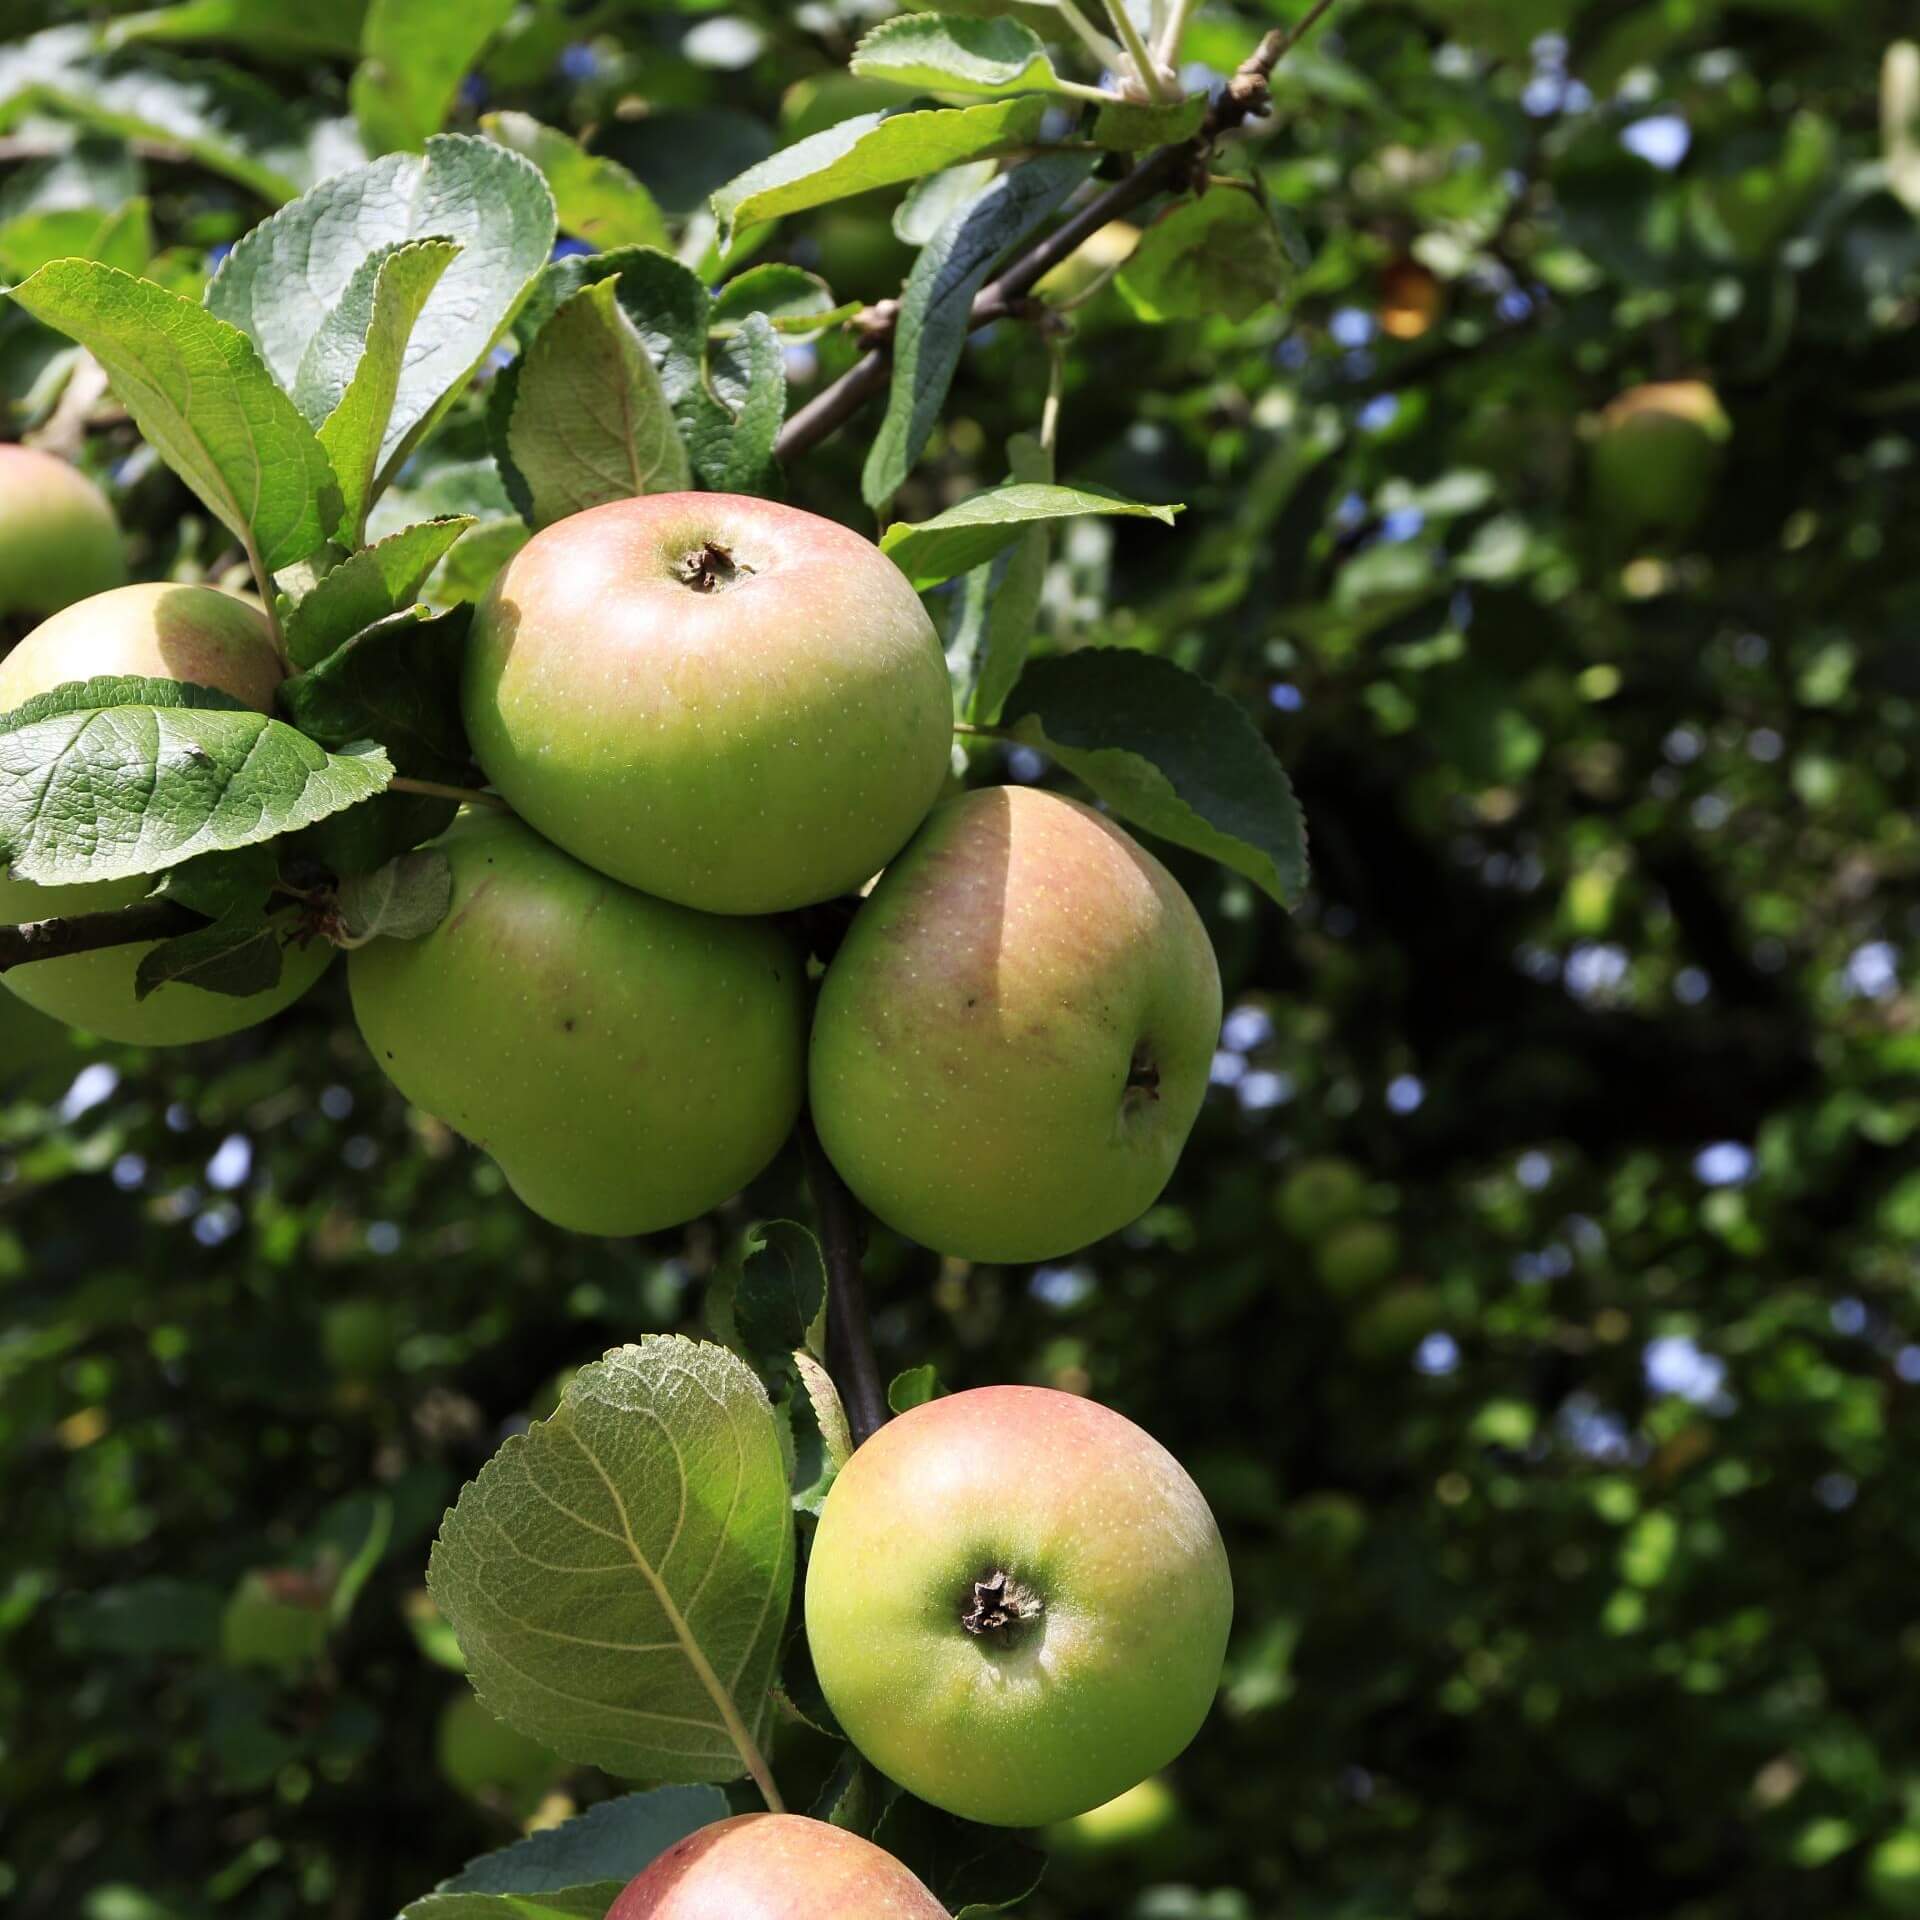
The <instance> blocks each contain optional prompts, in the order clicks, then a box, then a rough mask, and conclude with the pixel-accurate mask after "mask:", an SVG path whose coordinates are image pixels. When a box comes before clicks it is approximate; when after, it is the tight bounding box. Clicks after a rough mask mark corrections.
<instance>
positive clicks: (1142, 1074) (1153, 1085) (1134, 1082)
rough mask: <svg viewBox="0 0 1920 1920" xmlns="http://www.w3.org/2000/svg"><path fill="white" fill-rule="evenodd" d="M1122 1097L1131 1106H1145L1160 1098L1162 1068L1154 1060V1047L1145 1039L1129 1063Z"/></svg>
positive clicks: (1136, 1048)
mask: <svg viewBox="0 0 1920 1920" xmlns="http://www.w3.org/2000/svg"><path fill="white" fill-rule="evenodd" d="M1122 1098H1123V1099H1124V1100H1125V1102H1126V1104H1127V1105H1128V1106H1129V1107H1138V1106H1143V1105H1144V1104H1146V1102H1148V1101H1150V1100H1158V1099H1159V1098H1160V1068H1159V1066H1158V1064H1157V1063H1156V1062H1155V1060H1154V1057H1153V1049H1152V1048H1151V1047H1149V1046H1148V1045H1147V1043H1146V1042H1145V1041H1144V1040H1142V1041H1141V1042H1140V1044H1139V1045H1138V1046H1137V1047H1135V1048H1134V1050H1133V1059H1132V1060H1131V1061H1130V1062H1129V1063H1128V1066H1127V1084H1126V1088H1125V1090H1124V1092H1123V1094H1122Z"/></svg>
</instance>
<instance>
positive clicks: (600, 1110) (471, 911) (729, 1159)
mask: <svg viewBox="0 0 1920 1920" xmlns="http://www.w3.org/2000/svg"><path fill="white" fill-rule="evenodd" d="M434 844H435V845H436V846H437V847H438V848H439V849H440V850H441V851H442V852H443V853H445V855H446V856H447V859H448V861H449V862H450V863H451V865H452V868H453V899H452V904H451V906H450V907H449V909H448V912H447V915H446V918H445V919H444V920H442V921H441V923H440V924H439V926H437V927H436V928H434V930H433V931H432V932H431V933H429V934H428V935H426V936H425V938H424V939H419V940H390V939H381V940H374V941H372V942H370V943H369V944H368V945H366V946H364V947H360V948H358V949H356V950H355V952H354V953H353V955H352V957H351V959H350V960H349V962H348V967H347V978H348V983H349V985H350V986H351V988H352V992H353V1011H354V1016H355V1018H356V1019H357V1020H358V1021H359V1023H360V1032H361V1035H362V1036H363V1038H364V1039H365V1040H366V1043H367V1048H368V1050H369V1052H371V1053H372V1055H373V1057H374V1059H375V1060H376V1061H377V1062H378V1063H379V1065H380V1066H381V1068H382V1069H383V1070H384V1071H385V1072H386V1074H387V1076H388V1077H389V1078H390V1079H391V1080H392V1081H393V1082H394V1084H395V1085H396V1086H397V1087H398V1088H399V1089H400V1091H401V1092H402V1093H404V1094H405V1095H406V1096H407V1098H408V1099H409V1100H411V1101H412V1102H413V1103H414V1104H415V1105H416V1106H419V1107H423V1108H425V1110H426V1111H427V1112H428V1113H431V1114H434V1115H436V1116H437V1117H438V1118H440V1119H442V1120H444V1121H445V1122H446V1123H447V1124H448V1125H449V1126H450V1127H453V1128H454V1129H455V1130H456V1131H458V1132H460V1133H462V1134H464V1135H465V1136H466V1137H467V1138H468V1139H469V1140H471V1141H473V1142H474V1143H475V1144H476V1145H478V1146H481V1147H483V1148H485V1150H486V1151H487V1152H488V1153H490V1154H491V1155H492V1156H493V1157H494V1159H495V1160H497V1161H498V1162H499V1164H500V1168H501V1171H502V1172H503V1173H505V1175H506V1176H507V1181H508V1184H509V1185H510V1186H511V1187H512V1188H513V1190H514V1192H515V1193H517V1194H518V1195H519V1196H520V1198H521V1199H522V1200H523V1201H524V1202H525V1203H526V1204H527V1205H528V1206H529V1207H531V1208H532V1209H533V1210H534V1212H535V1213H537V1214H540V1215H542V1216H543V1217H544V1218H546V1219H548V1220H551V1221H553V1222H554V1223H555V1224H556V1225H559V1226H563V1227H568V1228H571V1229H572V1230H573V1231H574V1232H576V1233H599V1234H628V1233H649V1232H652V1231H653V1230H655V1229H656V1228H660V1227H670V1226H675V1225H678V1224H679V1223H680V1222H681V1221H683V1220H691V1219H693V1218H694V1217H695V1216H696V1215H697V1214H702V1213H706V1212H707V1211H709V1210H710V1209H711V1208H713V1207H716V1206H718V1205H719V1204H720V1202H721V1201H722V1200H724V1199H726V1198H727V1197H728V1195H730V1194H732V1193H735V1192H737V1191H738V1190H739V1189H740V1188H741V1187H743V1186H745V1185H746V1183H747V1182H748V1181H749V1180H751V1179H752V1178H753V1177H754V1175H755V1174H757V1173H759V1172H760V1171H761V1169H762V1168H763V1167H765V1166H766V1164H767V1162H768V1161H769V1160H771V1159H772V1158H773V1156H774V1155H775V1154H776V1153H778V1152H779V1150H780V1146H781V1143H782V1142H783V1141H784V1140H785V1139H786V1137H787V1135H788V1133H789V1132H790V1131H791V1129H792V1126H793V1122H794V1117H795V1115H796V1114H797V1113H798V1112H799V1109H800V1089H801V1075H802V1072H803V1070H804V1064H805V1049H806V1027H805V1022H806V1008H805V992H804V989H805V966H804V963H803V961H802V959H801V956H800V954H799V952H798V950H797V949H796V948H795V946H794V944H793V942H792V941H791V940H790V939H789V938H788V936H787V935H786V934H785V933H784V932H782V931H781V930H780V929H779V928H778V927H776V926H775V925H774V924H773V923H772V922H771V921H766V920H750V919H744V918H729V919H722V918H720V917H719V916H717V915H715V914H707V913H695V912H693V911H691V910H690V909H689V908H686V907H676V906H673V905H670V904H669V903H668V902H667V901H664V900H655V899H651V898H649V897H648V896H647V895H646V894H643V893H636V892H634V891H633V889H632V888H630V887H623V886H621V885H620V884H619V883H618V882H617V881H614V880H609V879H608V878H607V877H606V876H605V875H604V874H599V873H595V872H594V871H593V870H592V869H591V868H589V867H584V866H582V865H581V864H580V862H579V861H577V860H572V859H569V858H568V857H567V855H566V854H564V853H562V852H561V851H560V849H559V848H558V847H555V846H551V845H549V844H548V843H547V842H546V841H545V840H543V839H541V838H540V836H539V835H538V834H537V833H535V832H534V831H533V830H532V829H531V828H530V827H528V826H527V825H525V824H524V823H523V822H522V821H519V820H516V819H514V818H513V816H512V815H511V814H507V813H502V812H499V811H497V810H492V809H478V808H476V809H474V810H473V811H471V812H470V813H467V814H465V815H463V816H462V817H461V819H460V820H459V821H457V822H456V823H455V824H454V826H453V827H452V828H451V829H450V830H449V831H448V833H447V834H446V835H444V836H443V837H442V838H441V839H440V840H439V841H437V842H435V843H434Z"/></svg>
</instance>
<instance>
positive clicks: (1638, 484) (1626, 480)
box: [1587, 380, 1733, 535]
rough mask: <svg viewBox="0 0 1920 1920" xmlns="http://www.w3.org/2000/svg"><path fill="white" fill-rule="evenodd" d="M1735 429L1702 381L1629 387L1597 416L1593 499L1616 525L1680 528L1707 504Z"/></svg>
mask: <svg viewBox="0 0 1920 1920" xmlns="http://www.w3.org/2000/svg"><path fill="white" fill-rule="evenodd" d="M1732 431H1733V428H1732V425H1731V423H1730V422H1729V421H1728V419H1727V416H1726V412H1725V410H1724V409H1723V408H1722V407H1721V405H1720V400H1719V396H1718V395H1717V394H1715V392H1714V390H1713V389H1712V388H1711V387H1710V386H1708V385H1707V384H1706V382H1705V381H1704V380H1668V381H1662V382H1659V383H1656V384H1654V385H1651V386H1644V387H1634V388H1632V389H1631V390H1630V391H1628V392H1626V393H1623V394H1621V395H1620V397H1619V398H1618V399H1617V400H1615V401H1614V402H1613V403H1612V404H1611V405H1610V406H1609V407H1607V408H1606V410H1605V411H1604V412H1603V413H1602V414H1601V415H1600V418H1599V420H1598V422H1597V423H1596V425H1595V427H1594V431H1593V438H1592V443H1591V445H1590V446H1589V448H1588V462H1587V473H1588V478H1589V480H1590V482H1591V487H1592V495H1593V503H1594V505H1595V507H1596V508H1597V509H1598V511H1599V513H1600V515H1601V518H1602V519H1603V520H1604V521H1605V522H1606V523H1607V524H1608V526H1610V527H1611V528H1613V529H1614V530H1616V531H1617V532H1620V533H1623V534H1627V535H1634V534H1640V533H1684V532H1685V531H1686V530H1687V529H1688V528H1689V527H1691V526H1692V525H1693V524H1694V523H1695V522H1696V521H1697V520H1698V519H1699V518H1700V516H1701V515H1702V514H1703V513H1704V512H1705V511H1706V510H1707V505H1708V502H1709V501H1710V500H1711V499H1712V498H1713V487H1714V482H1715V480H1716V479H1717V478H1718V476H1719V472H1720V467H1721V463H1722V460H1723V458H1724V456H1725V449H1726V442H1727V440H1728V439H1729V437H1730V436H1731V434H1732Z"/></svg>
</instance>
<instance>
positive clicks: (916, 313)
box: [860, 107, 1093, 506]
mask: <svg viewBox="0 0 1920 1920" xmlns="http://www.w3.org/2000/svg"><path fill="white" fill-rule="evenodd" d="M968 111H969V112H974V113H981V112H986V111H989V109H986V108H981V107H975V108H970V109H968ZM1092 166H1093V162H1092V159H1091V157H1090V156H1088V155H1085V154H1071V153H1069V154H1055V155H1051V156H1049V157H1047V158H1045V159H1041V160H1032V161H1029V162H1028V163H1027V164H1026V165H1025V166H1023V167H1016V168H1015V169H1014V170H1013V172H1011V173H1009V174H1005V175H1003V176H1002V177H1001V178H1000V179H998V180H996V181H995V182H994V183H993V185H992V186H991V187H989V188H988V189H987V191H986V192H985V193H983V194H982V195H981V196H980V198H979V199H978V200H976V201H974V202H973V203H972V204H971V205H970V206H967V207H965V208H963V209H962V210H961V211H960V212H959V213H956V214H955V215H954V216H953V217H952V218H951V219H950V220H949V221H948V222H947V224H946V225H945V226H944V227H942V228H941V230H940V232H939V233H938V234H937V235H935V237H934V238H933V240H932V241H930V242H929V243H928V245H927V246H926V247H925V248H923V249H922V251H921V254H920V257H919V259H918V260H916V261H915V262H914V264H913V272H912V274H911V275H909V277H908V279H907V284H906V288H905V290H904V291H903V292H902V294H901V296H900V316H899V319H898V321H897V322H896V324H895V327H894V335H893V379H892V385H891V387H890V388H889V390H888V394H887V412H886V417H885V418H884V419H883V420H882V421H881V423H880V430H879V432H878V433H877V434H875V436H874V440H873V445H872V447H871V448H870V449H869V450H868V454H867V463H866V467H865V470H864V471H863V473H862V475H861V482H860V485H861V492H862V494H863V495H864V497H865V499H866V501H867V504H868V505H869V506H878V505H879V504H880V503H881V502H882V501H884V500H888V499H891V498H892V496H893V494H894V493H895V492H896V491H897V490H898V488H899V486H900V483H901V482H902V481H903V480H904V479H905V478H906V477H907V475H908V474H909V473H910V472H911V471H912V469H913V465H914V462H915V461H916V460H918V459H919V457H920V453H921V450H922V449H923V448H924V447H925V446H926V444H927V437H928V435H929V434H931V433H932V431H933V428H934V423H935V422H936V421H937V420H938V419H939V417H940V409H941V407H942V406H943V405H944V404H945V402H946V397H947V388H948V386H949V385H950V384H951V383H952V380H953V373H954V369H955V368H956V367H957V366H958V365H959V364H960V350H961V348H962V347H963V346H964V345H965V344H966V338H967V333H968V330H969V325H970V319H971V309H972V306H973V296H974V295H975V294H976V293H978V292H979V291H980V289H981V287H982V286H984V285H985V284H986V279H987V275H988V274H989V273H991V272H992V270H993V266H994V263H995V262H996V261H997V260H998V259H999V258H1000V257H1001V255H1003V254H1004V253H1006V252H1007V251H1008V250H1009V249H1010V248H1013V247H1016V246H1018V245H1019V244H1020V242H1021V241H1023V240H1025V239H1026V238H1027V237H1028V236H1029V235H1030V234H1032V233H1033V232H1034V231H1035V230H1036V229H1038V228H1039V227H1040V226H1041V224H1042V223H1043V222H1044V221H1045V220H1046V219H1047V217H1048V215H1050V214H1051V213H1053V212H1054V211H1055V209H1056V208H1058V207H1059V206H1060V204H1061V203H1062V202H1063V201H1064V200H1065V199H1066V198H1067V196H1068V195H1069V194H1071V193H1072V192H1073V190H1074V189H1075V188H1076V187H1078V186H1079V185H1080V183H1081V182H1082V181H1083V180H1085V179H1086V177H1087V175H1088V174H1089V173H1090V172H1091V171H1092Z"/></svg>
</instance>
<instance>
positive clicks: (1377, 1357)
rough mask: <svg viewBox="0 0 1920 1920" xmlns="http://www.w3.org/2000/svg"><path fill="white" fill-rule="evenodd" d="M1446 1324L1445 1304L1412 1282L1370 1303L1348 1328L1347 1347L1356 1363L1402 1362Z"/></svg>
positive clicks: (1419, 1284)
mask: <svg viewBox="0 0 1920 1920" xmlns="http://www.w3.org/2000/svg"><path fill="white" fill-rule="evenodd" d="M1446 1324H1447V1307H1446V1302H1445V1301H1444V1300H1443V1299H1442V1298H1441V1296H1440V1294H1439V1293H1438V1291H1437V1290H1436V1289H1434V1288H1433V1287H1429V1286H1426V1285H1424V1284H1422V1283H1420V1282H1418V1281H1415V1282H1412V1283H1410V1284H1408V1285H1407V1286H1403V1287H1395V1288H1394V1289H1393V1290H1392V1291H1391V1292H1389V1293H1383V1294H1382V1295H1381V1296H1380V1297H1379V1299H1377V1300H1372V1301H1369V1302H1368V1303H1367V1305H1366V1306H1365V1307H1363V1308H1362V1309H1361V1310H1360V1312H1359V1313H1358V1314H1356V1315H1355V1316H1354V1319H1353V1323H1352V1325H1350V1326H1349V1327H1348V1328H1347V1347H1348V1350H1349V1351H1350V1352H1351V1353H1352V1354H1353V1357H1354V1358H1355V1359H1356V1360H1369V1361H1398V1360H1404V1359H1405V1358H1406V1357H1407V1356H1408V1355H1409V1354H1410V1353H1412V1352H1413V1350H1414V1348H1416V1347H1417V1346H1418V1345H1419V1344H1420V1342H1421V1341H1422V1340H1424V1339H1425V1338H1426V1337H1427V1335H1428V1334H1430V1333H1438V1332H1439V1331H1440V1330H1441V1329H1442V1328H1444V1327H1445V1326H1446Z"/></svg>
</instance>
